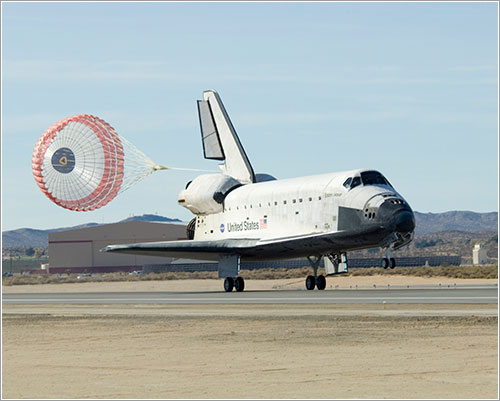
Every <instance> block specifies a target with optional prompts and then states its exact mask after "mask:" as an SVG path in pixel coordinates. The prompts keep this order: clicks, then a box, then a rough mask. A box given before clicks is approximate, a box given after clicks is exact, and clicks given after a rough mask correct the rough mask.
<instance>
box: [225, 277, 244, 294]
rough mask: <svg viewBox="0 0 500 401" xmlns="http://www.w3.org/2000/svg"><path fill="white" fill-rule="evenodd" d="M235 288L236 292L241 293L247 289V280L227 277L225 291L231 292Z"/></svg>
mask: <svg viewBox="0 0 500 401" xmlns="http://www.w3.org/2000/svg"><path fill="white" fill-rule="evenodd" d="M233 288H234V289H235V290H236V292H241V291H243V290H244V289H245V280H243V277H239V276H238V277H236V278H233V277H226V279H225V280H224V291H226V292H231V291H232V290H233Z"/></svg>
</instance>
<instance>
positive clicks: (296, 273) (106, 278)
mask: <svg viewBox="0 0 500 401" xmlns="http://www.w3.org/2000/svg"><path fill="white" fill-rule="evenodd" d="M312 273H313V270H312V268H311V267H303V268H299V269H287V268H280V269H256V270H242V271H241V275H242V276H243V277H244V278H245V279H249V280H273V279H288V278H304V277H306V276H307V275H309V274H312ZM319 273H320V274H321V273H322V271H321V270H320V272H319ZM347 275H349V276H375V275H403V276H417V277H447V278H469V279H472V278H476V279H498V265H484V266H421V267H396V268H395V269H383V268H381V267H373V268H352V269H349V273H348V274H347ZM77 277H78V274H69V275H67V276H66V275H64V276H57V275H55V274H43V275H26V276H22V275H19V276H14V277H3V279H2V284H3V285H5V286H11V285H24V284H49V283H53V284H59V283H85V282H111V281H149V280H190V279H191V280H193V279H198V280H209V279H216V278H217V277H218V274H217V272H163V273H150V274H145V275H136V274H129V273H126V272H116V273H108V274H102V275H95V276H94V277H81V278H77Z"/></svg>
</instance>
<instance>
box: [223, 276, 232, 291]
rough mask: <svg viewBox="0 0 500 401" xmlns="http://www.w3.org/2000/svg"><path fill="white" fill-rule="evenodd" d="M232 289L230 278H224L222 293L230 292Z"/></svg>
mask: <svg viewBox="0 0 500 401" xmlns="http://www.w3.org/2000/svg"><path fill="white" fill-rule="evenodd" d="M233 287H234V280H233V278H232V277H226V279H225V280H224V291H226V292H231V291H232V290H233Z"/></svg>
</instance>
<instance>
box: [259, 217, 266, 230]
mask: <svg viewBox="0 0 500 401" xmlns="http://www.w3.org/2000/svg"><path fill="white" fill-rule="evenodd" d="M264 228H267V219H260V229H261V230H262V229H264Z"/></svg>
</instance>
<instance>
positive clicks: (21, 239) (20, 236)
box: [2, 214, 182, 248]
mask: <svg viewBox="0 0 500 401" xmlns="http://www.w3.org/2000/svg"><path fill="white" fill-rule="evenodd" d="M128 221H151V222H164V223H172V222H176V223H179V222H182V220H179V219H171V218H169V217H163V216H158V215H155V214H144V215H142V216H133V217H129V218H126V219H124V220H120V221H118V222H117V223H123V222H128ZM99 225H101V224H99V223H87V224H80V225H77V226H73V227H59V228H52V229H48V230H36V229H33V228H19V229H17V230H10V231H3V232H2V248H13V247H46V246H48V244H49V234H50V233H54V232H58V231H66V230H75V229H78V228H87V227H95V226H99Z"/></svg>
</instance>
